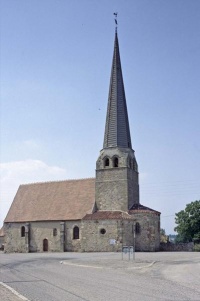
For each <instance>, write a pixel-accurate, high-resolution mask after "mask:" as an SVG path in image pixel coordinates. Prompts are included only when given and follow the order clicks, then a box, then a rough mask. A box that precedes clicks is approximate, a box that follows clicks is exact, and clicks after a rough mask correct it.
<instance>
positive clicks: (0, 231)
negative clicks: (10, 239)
mask: <svg viewBox="0 0 200 301" xmlns="http://www.w3.org/2000/svg"><path fill="white" fill-rule="evenodd" d="M0 236H1V237H2V236H4V228H3V227H2V228H1V229H0Z"/></svg>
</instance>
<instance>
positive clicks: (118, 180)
mask: <svg viewBox="0 0 200 301" xmlns="http://www.w3.org/2000/svg"><path fill="white" fill-rule="evenodd" d="M4 232H5V252H43V251H49V252H59V251H60V252H65V251H70V252H71V251H78V252H104V251H109V252H111V251H121V250H122V247H123V246H134V247H135V250H136V251H158V250H159V245H160V239H159V237H160V212H158V211H156V210H153V209H151V208H148V207H146V206H144V205H142V204H140V200H139V173H138V165H137V161H136V158H135V152H134V150H133V149H132V144H131V135H130V129H129V121H128V112H127V106H126V98H125V91H124V83H123V77H122V68H121V61H120V53H119V44H118V34H117V30H116V32H115V41H114V53H113V61H112V68H111V77H110V87H109V95H108V107H107V117H106V124H105V134H104V142H103V149H102V150H101V151H100V155H99V157H98V158H97V161H96V178H88V179H78V180H66V181H57V182H45V183H33V184H26V185H20V187H19V189H18V191H17V194H16V196H15V198H14V200H13V203H12V205H11V207H10V209H9V211H8V214H7V216H6V218H5V221H4Z"/></svg>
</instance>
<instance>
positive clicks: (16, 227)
mask: <svg viewBox="0 0 200 301" xmlns="http://www.w3.org/2000/svg"><path fill="white" fill-rule="evenodd" d="M21 227H26V234H25V236H24V237H21ZM27 230H28V229H27V226H26V224H25V223H4V233H5V241H4V243H5V245H4V252H6V253H12V252H19V253H27V252H29V248H28V236H27V233H28V232H27Z"/></svg>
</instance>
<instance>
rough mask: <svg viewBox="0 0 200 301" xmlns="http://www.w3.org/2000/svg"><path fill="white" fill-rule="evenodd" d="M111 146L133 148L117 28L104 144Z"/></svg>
mask: <svg viewBox="0 0 200 301" xmlns="http://www.w3.org/2000/svg"><path fill="white" fill-rule="evenodd" d="M109 147H122V148H132V146H131V136H130V130H129V122H128V113H127V106H126V97H125V91H124V83H123V76H122V69H121V61H120V53H119V43H118V36H117V29H116V31H115V42H114V53H113V61H112V69H111V77H110V88H109V96H108V108H107V117H106V127H105V134H104V145H103V148H109Z"/></svg>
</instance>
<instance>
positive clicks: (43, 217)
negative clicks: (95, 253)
mask: <svg viewBox="0 0 200 301" xmlns="http://www.w3.org/2000/svg"><path fill="white" fill-rule="evenodd" d="M94 203H95V179H94V178H90V179H79V180H67V181H58V182H46V183H35V184H26V185H20V187H19V189H18V191H17V194H16V196H15V198H14V200H13V203H12V205H11V207H10V210H9V212H8V214H7V216H6V218H5V221H4V222H29V221H47V220H54V221H56V220H78V219H82V218H83V217H84V216H85V214H87V213H92V211H93V208H94Z"/></svg>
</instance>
